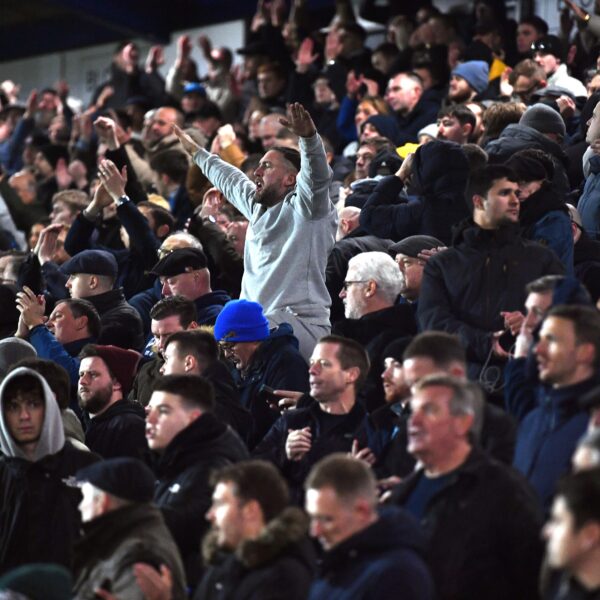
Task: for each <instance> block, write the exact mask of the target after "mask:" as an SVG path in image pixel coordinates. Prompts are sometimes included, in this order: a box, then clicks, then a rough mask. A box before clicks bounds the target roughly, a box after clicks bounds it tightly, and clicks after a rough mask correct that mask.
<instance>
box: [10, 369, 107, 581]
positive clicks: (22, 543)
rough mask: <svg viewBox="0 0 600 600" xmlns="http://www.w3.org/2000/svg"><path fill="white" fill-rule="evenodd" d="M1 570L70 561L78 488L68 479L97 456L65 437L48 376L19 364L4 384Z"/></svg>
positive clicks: (77, 523)
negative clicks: (70, 483)
mask: <svg viewBox="0 0 600 600" xmlns="http://www.w3.org/2000/svg"><path fill="white" fill-rule="evenodd" d="M0 405H1V410H0V451H1V452H0V489H2V499H1V500H0V572H4V571H5V570H9V569H11V568H13V567H16V566H19V565H22V564H25V563H31V562H54V563H60V564H63V565H65V566H66V567H69V566H70V565H71V560H72V545H73V543H74V542H75V541H76V539H77V538H78V537H79V526H80V520H79V513H78V511H77V504H78V503H79V500H80V498H81V496H80V493H79V491H77V490H74V489H72V488H69V487H67V486H66V485H65V483H64V479H66V478H68V477H70V476H72V475H74V474H75V472H76V471H77V470H78V469H79V468H82V467H84V466H86V465H89V464H90V463H92V462H95V461H96V460H98V457H97V456H96V455H94V454H92V453H90V452H84V451H81V450H77V449H75V448H74V447H73V446H72V445H71V444H70V443H69V442H66V441H65V435H64V431H63V424H62V419H61V414H60V409H59V407H58V404H57V402H56V399H55V398H54V395H53V393H52V391H51V390H50V386H49V385H48V383H47V382H46V380H45V379H44V378H43V377H42V376H41V375H39V373H37V372H36V371H33V370H31V369H27V368H18V369H15V370H14V371H12V372H11V373H9V374H8V375H7V376H6V378H5V379H4V381H3V382H2V385H1V386H0Z"/></svg>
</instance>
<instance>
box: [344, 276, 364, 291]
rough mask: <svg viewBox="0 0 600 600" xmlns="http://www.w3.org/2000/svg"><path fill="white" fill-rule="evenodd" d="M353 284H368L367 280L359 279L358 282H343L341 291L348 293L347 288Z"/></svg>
mask: <svg viewBox="0 0 600 600" xmlns="http://www.w3.org/2000/svg"><path fill="white" fill-rule="evenodd" d="M354 283H368V280H366V279H359V280H356V281H344V283H343V284H342V289H343V290H344V291H345V292H347V291H348V288H349V287H350V286H351V285H352V284H354Z"/></svg>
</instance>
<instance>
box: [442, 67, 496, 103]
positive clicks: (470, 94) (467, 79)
mask: <svg viewBox="0 0 600 600" xmlns="http://www.w3.org/2000/svg"><path fill="white" fill-rule="evenodd" d="M489 74H490V67H489V66H488V64H487V63H486V62H485V61H483V60H469V61H467V62H464V63H461V64H459V65H458V66H456V67H455V68H454V70H453V71H452V75H451V77H450V87H449V88H448V100H449V102H450V103H451V104H460V103H462V102H470V101H471V100H473V99H474V98H475V96H478V95H479V94H482V93H483V92H485V90H486V89H487V86H488V77H489Z"/></svg>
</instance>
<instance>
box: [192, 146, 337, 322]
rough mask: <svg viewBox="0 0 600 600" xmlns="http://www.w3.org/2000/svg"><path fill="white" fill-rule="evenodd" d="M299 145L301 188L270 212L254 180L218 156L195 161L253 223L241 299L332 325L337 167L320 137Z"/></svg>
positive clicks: (203, 156) (201, 153)
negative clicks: (329, 272) (332, 194)
mask: <svg viewBox="0 0 600 600" xmlns="http://www.w3.org/2000/svg"><path fill="white" fill-rule="evenodd" d="M299 143H300V153H301V157H302V158H301V168H300V172H299V173H298V177H297V179H296V186H295V188H294V189H293V190H292V191H291V192H289V193H288V194H287V195H286V196H285V198H284V199H283V201H282V202H280V203H279V204H277V205H275V206H272V207H270V208H265V207H264V206H262V205H261V204H259V203H257V202H255V200H254V197H255V194H256V185H255V184H254V182H253V181H252V180H250V179H249V178H248V177H246V175H244V173H242V172H241V171H240V170H239V169H236V168H235V167H233V166H231V165H230V164H228V163H226V162H224V161H223V160H221V159H220V158H219V157H218V156H216V155H213V154H210V153H209V152H207V151H206V150H203V149H201V150H199V151H198V152H197V153H196V154H195V156H194V162H195V163H196V164H197V165H198V166H199V167H200V168H201V169H202V171H203V172H204V174H205V175H206V177H207V178H208V179H209V180H210V181H211V183H212V184H213V185H214V186H215V187H217V188H218V189H219V190H221V191H222V192H223V194H224V195H225V198H226V199H227V200H228V201H229V202H231V204H233V205H234V206H235V207H236V208H237V209H238V210H239V211H240V212H241V213H242V214H243V215H244V216H245V217H246V218H247V219H248V220H249V221H250V225H249V227H248V233H247V236H246V248H245V252H244V269H245V270H244V277H243V279H242V293H241V295H240V297H241V298H245V299H247V300H253V301H255V302H258V303H260V304H261V305H262V306H263V308H264V311H265V314H266V315H267V316H269V315H270V314H273V313H275V312H276V311H281V310H283V311H290V312H292V313H294V314H296V315H297V316H298V317H300V318H301V319H303V320H306V321H307V322H310V323H314V324H317V325H329V306H330V304H331V300H330V298H329V293H328V292H327V287H326V285H325V267H326V264H327V257H328V256H329V252H330V251H331V249H332V248H333V244H334V243H335V232H336V228H337V213H336V210H335V207H334V205H333V203H332V202H331V199H330V198H329V182H330V179H331V169H330V168H329V166H328V164H327V159H326V156H325V150H324V148H323V143H322V142H321V138H320V137H319V135H318V134H315V135H314V136H313V137H311V138H300V142H299Z"/></svg>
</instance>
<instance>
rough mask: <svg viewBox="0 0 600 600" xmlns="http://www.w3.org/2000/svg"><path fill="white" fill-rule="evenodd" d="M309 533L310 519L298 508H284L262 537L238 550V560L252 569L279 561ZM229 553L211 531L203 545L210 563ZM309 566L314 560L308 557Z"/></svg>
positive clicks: (264, 530) (236, 555) (245, 543)
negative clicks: (219, 544)
mask: <svg viewBox="0 0 600 600" xmlns="http://www.w3.org/2000/svg"><path fill="white" fill-rule="evenodd" d="M307 533H308V517H307V516H306V515H305V514H304V513H303V512H302V511H301V510H300V509H299V508H296V507H288V508H286V509H284V510H283V511H282V512H281V513H280V514H279V515H277V516H276V517H275V518H274V519H271V520H270V521H269V522H268V523H267V524H266V525H265V527H264V529H263V530H262V532H261V534H260V535H259V536H258V537H257V538H256V539H253V540H245V541H243V542H242V543H241V544H240V545H239V546H238V548H237V549H236V551H235V557H236V559H237V560H238V561H239V562H240V563H242V564H243V565H244V566H245V567H246V568H248V569H256V568H259V567H260V566H262V565H264V564H266V563H268V562H270V561H272V560H273V559H275V558H277V557H278V556H279V555H280V554H282V553H283V552H284V551H286V550H287V549H288V548H289V547H290V546H291V545H292V544H298V543H299V542H301V541H303V540H304V539H305V538H306V535H307ZM224 554H225V553H224V552H223V551H222V550H221V549H220V548H219V546H218V545H217V534H216V532H215V531H213V530H211V531H209V532H208V534H207V535H206V536H205V537H204V540H203V542H202V555H203V556H204V559H205V561H206V562H207V563H209V564H210V563H214V562H215V561H220V560H222V558H223V555H224ZM306 562H307V563H309V564H310V560H309V559H308V557H307V561H306Z"/></svg>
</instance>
